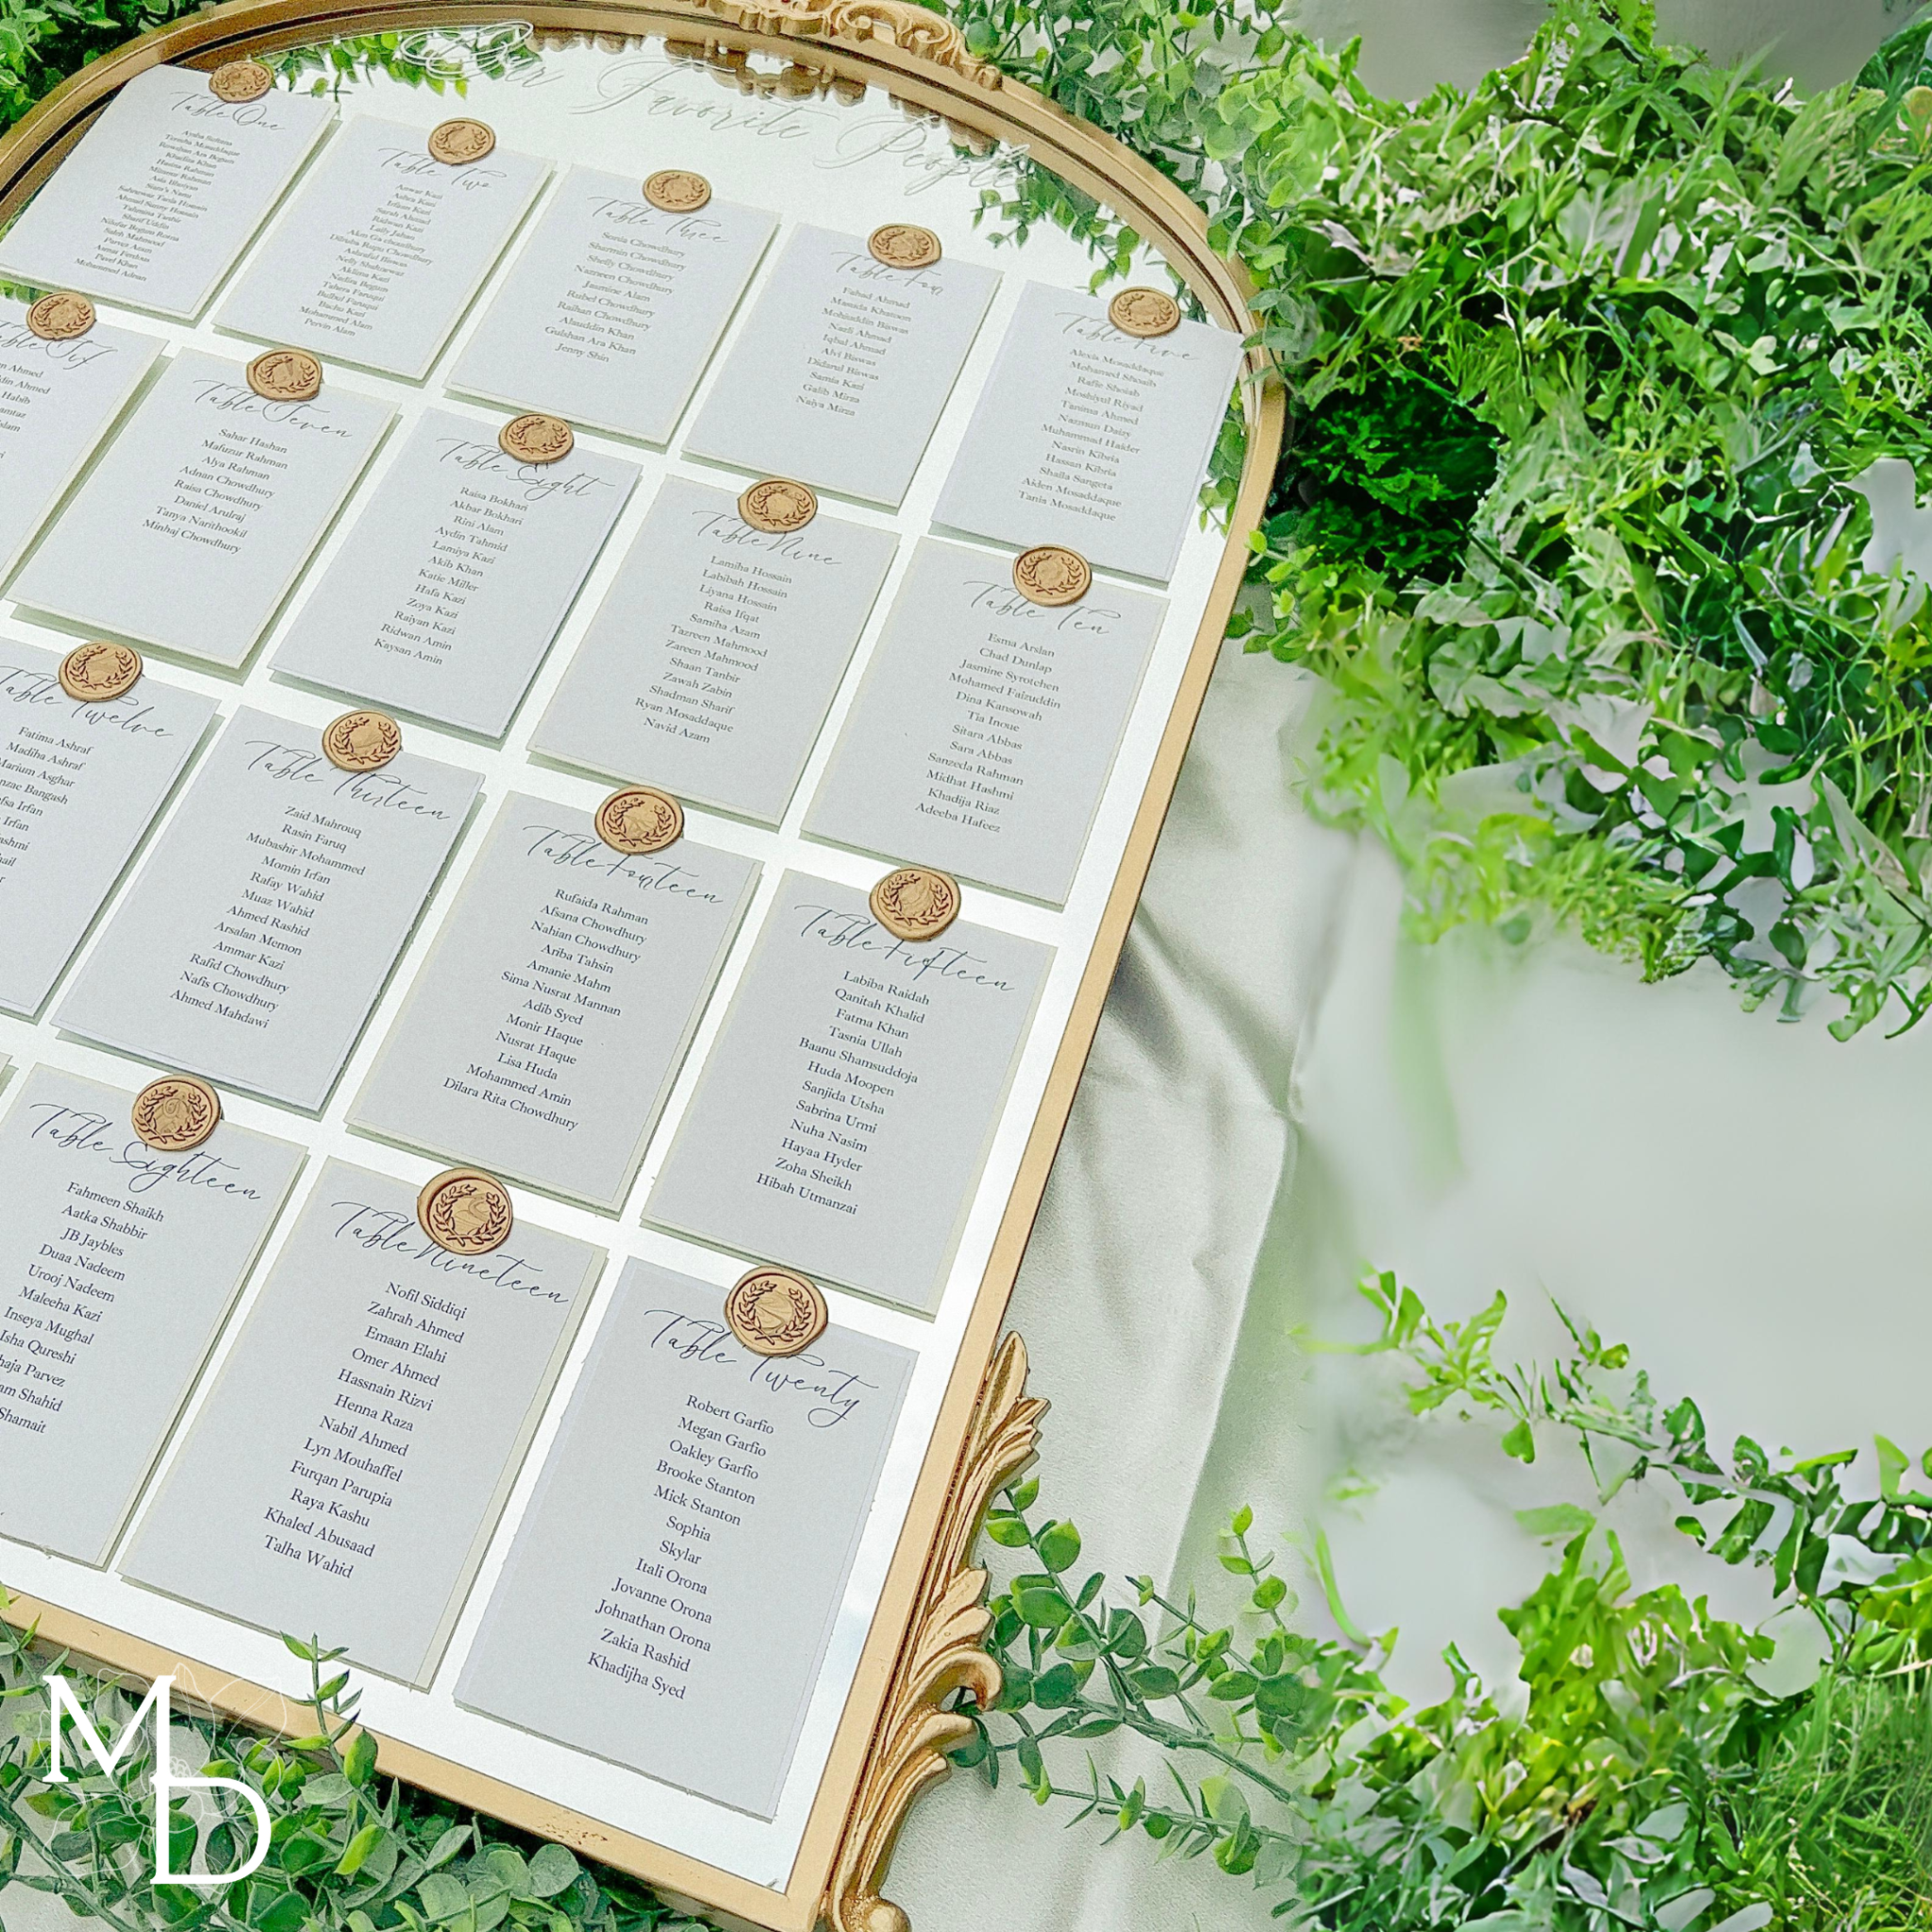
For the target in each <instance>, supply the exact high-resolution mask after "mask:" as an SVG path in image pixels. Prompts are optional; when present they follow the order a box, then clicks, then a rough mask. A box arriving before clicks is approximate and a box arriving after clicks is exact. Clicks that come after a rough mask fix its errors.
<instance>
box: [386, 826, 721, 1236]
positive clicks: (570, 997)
mask: <svg viewBox="0 0 1932 1932" xmlns="http://www.w3.org/2000/svg"><path fill="white" fill-rule="evenodd" d="M757 880H758V866H757V864H756V863H755V862H754V861H753V860H751V859H749V858H740V857H739V856H738V855H737V854H736V853H731V852H719V851H716V850H714V849H713V848H712V847H710V846H708V845H699V844H696V843H694V842H693V841H691V840H689V839H680V840H679V841H677V842H676V843H675V845H672V846H670V847H669V848H667V849H666V850H665V851H662V852H657V853H652V854H649V855H642V854H636V853H632V854H625V853H622V852H614V851H612V850H611V848H610V847H609V846H608V845H607V844H605V843H604V841H602V840H601V839H599V838H598V836H597V833H596V828H595V824H594V822H593V820H592V819H591V815H590V813H588V812H582V811H572V810H571V809H569V808H567V807H564V806H558V805H552V804H550V803H549V802H548V801H547V800H544V799H541V798H525V797H520V796H512V797H510V798H508V799H507V800H506V801H505V802H504V807H503V810H502V811H501V812H500V813H499V814H498V816H497V820H496V823H495V824H494V826H492V827H491V834H490V839H489V841H488V843H487V844H486V845H485V846H484V848H483V851H482V854H481V856H480V857H479V858H477V860H476V863H475V866H474V867H472V869H471V871H470V874H469V876H468V877H467V878H466V879H465V880H464V881H463V890H462V892H461V894H460V895H459V896H458V900H457V903H456V905H455V906H454V908H452V909H451V911H450V914H449V917H448V919H447V920H445V921H444V923H443V926H442V930H441V933H440V934H439V935H438V937H437V941H436V946H435V950H434V951H433V952H432V953H431V954H430V956H429V959H428V962H427V964H425V967H424V968H423V971H422V972H421V974H418V975H417V979H416V983H415V985H414V987H413V988H412V989H411V990H410V993H409V1000H408V1005H407V1006H406V1007H405V1008H403V1012H402V1016H401V1018H400V1019H398V1020H397V1022H396V1024H395V1030H394V1031H393V1032H392V1033H391V1035H390V1037H389V1040H388V1041H387V1043H386V1044H385V1046H384V1048H383V1052H382V1056H381V1058H379V1059H378V1060H377V1062H376V1065H375V1072H374V1073H372V1074H371V1075H370V1076H369V1081H368V1084H367V1085H366V1086H365V1087H364V1088H363V1090H362V1092H361V1094H360V1096H359V1097H358V1100H357V1102H356V1105H355V1106H354V1108H351V1110H350V1116H349V1118H350V1120H351V1122H352V1123H353V1124H355V1125H357V1126H358V1127H366V1128H368V1129H369V1130H370V1131H371V1132H372V1133H377V1134H382V1135H386V1136H388V1137H389V1138H390V1139H391V1140H396V1141H407V1142H408V1143H409V1144H410V1145H412V1146H416V1147H424V1148H427V1149H428V1150H429V1151H430V1152H431V1153H433V1154H441V1155H443V1156H445V1157H447V1158H449V1159H451V1160H460V1161H465V1162H475V1164H477V1165H478V1166H481V1167H485V1168H487V1169H489V1170H490V1172H491V1173H492V1174H502V1175H503V1176H505V1177H506V1178H507V1179H509V1180H522V1181H528V1182H529V1183H530V1184H531V1185H532V1186H534V1187H540V1188H548V1189H550V1190H551V1191H553V1192H555V1193H559V1194H564V1195H567V1196H569V1197H570V1198H571V1199H573V1200H576V1201H586V1202H589V1203H590V1205H591V1207H593V1208H609V1209H614V1208H618V1207H619V1206H621V1205H622V1203H623V1200H624V1197H625V1192H626V1191H627V1190H628V1189H629V1187H630V1183H631V1179H632V1177H633V1176H634V1175H635V1174H636V1173H637V1169H638V1163H639V1161H640V1160H641V1158H643V1152H644V1142H645V1141H646V1140H647V1139H648V1138H649V1135H650V1131H651V1128H652V1127H653V1126H654V1125H655V1124H656V1123H657V1119H658V1112H659V1110H660V1109H661V1108H662V1107H663V1105H664V1099H665V1096H666V1094H667V1093H668V1092H669V1091H670V1089H671V1083H672V1081H673V1079H674V1078H675V1076H676V1073H677V1069H678V1066H679V1063H680V1062H681V1061H682V1060H683V1058H684V1055H685V1050H686V1048H687V1047H688V1046H689V1045H690V1044H691V1034H692V1032H693V1031H694V1030H695V1028H696V1026H697V1022H698V1014H699V1013H700V1011H701V1010H702V1009H703V1007H704V1003H705V1000H706V998H707V996H708V994H709V992H710V990H711V986H712V983H713V981H714V980H716V978H717V976H718V973H719V969H720V968H721V967H722V966H723V965H724V954H725V951H726V949H727V948H728V947H729V945H730V943H731V938H732V935H733V934H734V933H735V932H736V931H737V930H738V926H739V923H740V921H741V920H742V918H743V917H744V909H745V907H746V905H747V904H748V903H749V901H750V898H751V894H752V888H753V887H754V885H755V884H756V883H757Z"/></svg>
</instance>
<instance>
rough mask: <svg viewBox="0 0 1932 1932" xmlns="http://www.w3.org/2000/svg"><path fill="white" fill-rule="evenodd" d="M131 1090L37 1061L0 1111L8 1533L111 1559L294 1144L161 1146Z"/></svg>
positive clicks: (284, 1181)
mask: <svg viewBox="0 0 1932 1932" xmlns="http://www.w3.org/2000/svg"><path fill="white" fill-rule="evenodd" d="M133 1105H134V1095H133V1094H132V1093H130V1092H124V1091H122V1090H121V1089H119V1088H117V1087H103V1086H101V1085H100V1084H99V1083H98V1082H96V1081H93V1080H83V1079H80V1078H79V1077H77V1076H76V1075H75V1074H66V1073H61V1072H58V1071H57V1070H56V1069H55V1068H52V1067H36V1068H35V1069H34V1070H33V1071H32V1072H31V1073H29V1074H27V1075H26V1076H25V1080H24V1081H23V1083H22V1087H21V1091H20V1093H19V1094H18V1095H17V1096H16V1098H15V1099H14V1102H13V1105H12V1106H11V1107H10V1108H8V1112H7V1114H6V1117H5V1118H4V1119H0V1197H4V1198H5V1200H6V1202H7V1212H6V1213H5V1214H4V1215H0V1468H4V1469H5V1470H6V1472H7V1480H6V1482H5V1483H4V1484H0V1536H8V1537H12V1538H14V1539H15V1540H16V1541H20V1542H25V1543H34V1544H38V1545H39V1546H40V1547H41V1548H42V1549H49V1550H54V1551H57V1552H58V1554H59V1555H61V1556H63V1557H74V1558H75V1559H76V1560H77V1561H79V1562H82V1563H104V1562H106V1561H107V1558H108V1551H109V1549H110V1548H111V1547H112V1544H113V1541H114V1538H115V1536H116V1535H117V1534H118V1533H119V1531H120V1528H121V1524H123V1522H124V1521H125V1518H126V1515H127V1512H128V1510H129V1509H130V1508H131V1507H133V1504H134V1498H135V1495H136V1493H137V1491H139V1490H140V1488H141V1486H142V1483H143V1482H144V1481H145V1480H146V1478H147V1473H148V1471H149V1470H150V1469H151V1468H152V1467H153V1465H154V1461H155V1457H157V1456H158V1454H159V1453H160V1448H161V1443H162V1441H163V1439H164V1438H165V1437H166V1435H167V1433H168V1430H169V1428H170V1427H171V1426H172V1425H173V1424H174V1421H175V1415H176V1414H177V1413H178V1411H179V1409H180V1407H181V1404H182V1402H183V1401H184V1400H185V1399H186V1397H187V1394H188V1391H189V1387H190V1385H191V1384H192V1382H193V1380H194V1377H195V1375H196V1374H197V1373H198V1372H199V1371H200V1368H201V1365H202V1362H203V1361H204V1359H205V1358H206V1357H207V1355H208V1348H209V1346H210V1345H211V1344H212V1342H213V1341H214V1336H215V1330H216V1329H217V1327H219V1325H220V1324H221V1322H222V1320H223V1318H224V1316H225V1315H226V1313H227V1311H228V1307H229V1306H230V1304H231V1303H232V1302H233V1301H234V1298H235V1295H236V1293H237V1291H239V1290H240V1288H241V1286H242V1278H243V1276H244V1275H246V1274H247V1273H248V1270H249V1268H250V1267H251V1266H252V1265H253V1263H254V1260H255V1257H256V1255H257V1254H258V1252H259V1251H260V1248H261V1244H262V1242H263V1241H265V1240H266V1239H267V1237H268V1231H269V1225H270V1224H271V1223H272V1222H273V1221H274V1220H275V1215H276V1213H277V1211H278V1210H279V1209H280V1208H281V1205H282V1202H283V1200H284V1198H285V1197H286V1196H287V1194H288V1191H289V1190H290V1188H291V1186H292V1185H293V1184H294V1179H295V1175H296V1173H297V1172H298V1170H299V1169H300V1168H301V1165H302V1150H301V1149H300V1148H299V1147H296V1146H292V1145H291V1144H290V1143H289V1142H288V1141H275V1140H271V1139H270V1138H269V1137H268V1136H267V1135H265V1134H256V1133H251V1132H250V1131H249V1130H248V1129H247V1128H246V1127H238V1126H236V1125H235V1124H233V1123H232V1122H230V1121H224V1122H223V1123H222V1124H221V1125H220V1126H218V1127H216V1129H215V1130H214V1133H213V1134H212V1135H211V1136H210V1137H209V1138H208V1140H207V1141H203V1142H202V1144H201V1145H200V1146H199V1147H196V1148H193V1149H192V1151H190V1152H188V1153H185V1154H161V1153H158V1152H156V1150H155V1149H153V1148H152V1147H148V1146H146V1145H144V1144H143V1143H142V1141H140V1140H139V1139H138V1138H137V1137H136V1135H135V1132H134V1129H133V1127H132V1126H131V1125H130V1124H129V1114H130V1112H131V1110H132V1108H133Z"/></svg>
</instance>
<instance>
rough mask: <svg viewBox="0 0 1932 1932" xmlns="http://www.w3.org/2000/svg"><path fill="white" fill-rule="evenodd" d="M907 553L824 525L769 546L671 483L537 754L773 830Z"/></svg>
mask: <svg viewBox="0 0 1932 1932" xmlns="http://www.w3.org/2000/svg"><path fill="white" fill-rule="evenodd" d="M898 541H899V540H898V539H897V537H895V536H894V535H893V534H892V532H891V531H890V530H877V529H873V528H870V527H868V526H867V525H863V524H853V523H846V522H843V521H841V519H839V518H837V517H833V516H829V515H827V514H826V513H825V512H824V511H823V510H821V511H820V512H819V514H818V515H817V516H816V517H814V518H813V519H812V521H811V522H810V523H809V524H808V525H807V526H806V527H805V528H804V529H802V530H793V531H791V532H790V533H789V534H786V535H782V536H778V535H773V534H771V533H770V532H767V531H764V530H758V529H754V528H753V527H752V526H751V525H749V524H747V523H746V522H745V521H744V520H743V518H741V516H740V515H739V514H738V500H737V498H736V497H735V496H734V495H733V494H732V493H731V492H730V491H724V490H714V489H711V488H709V487H708V485H706V484H703V483H693V482H692V481H691V479H690V478H689V477H685V476H667V477H666V478H665V479H664V484H663V487H662V488H661V489H660V490H659V491H658V496H657V500H656V501H655V502H654V503H653V504H652V505H651V510H650V514H649V515H648V516H647V517H646V518H645V519H644V525H643V528H642V529H641V530H640V531H639V533H638V538H637V541H636V542H635V543H633V544H632V545H631V548H630V553H629V555H628V556H627V557H625V560H624V564H623V567H622V568H621V569H620V570H619V572H618V574H617V579H616V581H615V582H614V583H613V584H612V585H611V587H610V594H609V595H608V597H607V598H606V599H605V600H604V605H603V608H601V609H600V610H599V611H598V613H597V615H596V617H595V618H594V619H593V620H592V622H591V627H590V629H589V631H588V632H586V634H585V637H584V641H583V642H582V643H581V644H579V645H578V647H577V651H576V655H575V657H574V658H572V659H571V664H570V669H569V670H568V671H567V672H566V673H565V674H564V679H563V682H562V684H561V685H560V686H559V687H558V692H557V695H556V696H555V697H554V698H553V699H552V700H551V702H550V708H549V709H548V710H547V711H546V712H545V713H544V715H543V719H542V722H541V724H539V725H538V726H537V729H536V731H535V733H534V734H533V736H532V739H531V748H532V750H534V751H537V752H540V753H541V754H543V755H544V756H546V757H549V758H558V759H561V760H562V761H563V762H565V763H566V764H574V765H582V766H584V767H586V768H588V769H589V770H591V771H593V772H602V773H605V774H608V776H611V777H614V778H625V779H629V780H631V781H633V782H637V783H642V782H646V781H648V782H649V783H651V784H654V785H660V786H662V787H664V788H665V790H667V791H675V792H676V793H677V794H678V796H679V797H681V798H689V799H693V800H696V801H697V802H698V803H700V804H703V805H714V806H719V807H722V808H724V810H726V811H735V812H741V813H743V814H744V816H745V817H747V818H752V819H758V820H760V821H762V822H763V823H764V824H777V822H778V821H779V819H781V818H782V817H783V816H784V814H785V808H786V806H787V805H789V804H790V803H791V793H792V791H793V790H794V789H795V788H796V786H797V784H798V774H800V772H802V771H803V770H804V769H805V761H806V759H807V758H808V757H809V755H810V753H811V747H812V743H813V741H814V740H815V739H816V738H817V737H818V735H819V726H820V725H821V724H824V718H825V712H826V711H827V709H829V708H830V706H831V703H832V694H833V692H834V691H837V689H838V685H839V680H840V678H841V676H843V675H844V672H845V666H846V665H847V664H848V663H849V662H850V661H851V658H852V653H853V650H854V648H855V647H856V646H857V645H858V634H859V632H860V631H861V630H862V629H863V628H864V626H865V620H866V617H867V615H868V613H869V612H870V611H871V609H872V606H873V600H874V598H875V597H876V596H877V595H878V590H879V585H880V584H881V583H882V582H883V581H884V580H885V575H886V568H887V566H888V565H889V564H890V563H891V560H892V552H893V550H894V549H895V548H896V547H897V545H898Z"/></svg>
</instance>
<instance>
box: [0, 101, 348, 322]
mask: <svg viewBox="0 0 1932 1932" xmlns="http://www.w3.org/2000/svg"><path fill="white" fill-rule="evenodd" d="M335 111H336V108H335V102H334V101H333V100H331V99H330V98H329V97H328V96H327V95H326V94H321V95H317V94H306V93H304V94H295V93H286V92H282V91H280V90H279V89H277V90H276V91H275V92H272V93H267V94H264V95H262V97H261V98H260V99H259V100H254V101H239V102H237V101H224V100H221V99H219V98H218V97H217V96H216V95H215V94H214V93H212V92H210V91H209V88H208V75H205V74H195V73H192V72H191V71H189V70H188V69H187V68H183V67H156V68H152V69H150V70H149V71H148V72H147V73H146V74H138V75H135V77H134V78H133V79H132V80H130V81H128V82H127V83H126V84H125V86H124V87H123V88H122V89H121V91H120V92H119V93H117V94H116V95H115V96H114V98H113V100H112V101H111V102H110V103H109V104H108V108H107V109H106V111H105V112H104V113H103V114H102V115H101V118H100V119H99V120H98V121H96V122H95V123H94V125H92V127H91V128H90V129H89V130H88V132H87V134H86V135H85V136H84V137H83V138H82V141H81V142H80V145H79V146H78V147H77V148H75V151H74V153H73V154H71V155H69V156H68V157H67V158H66V159H65V160H64V161H62V162H61V164H60V167H59V170H58V173H57V174H56V175H54V177H53V178H52V179H51V180H50V181H49V182H48V183H47V184H46V186H45V187H43V188H42V190H41V192H39V193H38V194H37V195H36V196H35V197H34V199H33V200H32V202H30V203H29V204H28V206H27V209H26V212H25V214H24V215H22V216H21V218H20V220H19V221H17V222H16V223H15V224H14V225H13V226H12V227H11V228H10V229H9V230H8V233H7V235H6V236H5V237H4V239H0V276H4V277H5V278H6V279H8V281H15V282H25V283H26V284H27V285H28V286H29V287H32V288H36V289H78V290H79V291H81V292H82V293H83V294H86V295H100V296H104V297H106V298H107V299H108V300H109V301H113V302H125V303H126V304H127V305H128V306H129V307H130V308H147V309H152V310H153V311H154V312H155V313H156V314H158V315H170V316H175V317H177V318H179V319H180V320H182V321H191V320H192V319H193V318H194V317H195V316H197V315H199V314H200V313H201V311H202V309H203V308H206V307H207V306H208V297H209V296H210V295H212V294H213V293H214V291H215V285H216V284H217V283H218V282H219V281H220V280H221V279H222V277H223V276H224V275H226V274H227V272H228V270H229V269H230V268H232V267H233V266H234V264H235V262H236V260H237V258H239V257H240V256H241V254H242V250H243V249H244V248H245V247H247V245H248V243H249V242H250V241H252V240H253V239H254V235H255V231H256V229H257V228H258V227H259V226H260V225H261V223H262V221H263V219H264V217H266V215H267V214H268V211H269V210H270V209H271V208H274V207H275V203H276V202H277V201H278V200H279V199H280V198H281V194H282V191H283V190H284V189H285V188H287V187H288V185H289V183H290V182H291V181H292V180H293V179H294V178H295V173H296V170H297V169H299V168H300V167H301V165H302V163H303V162H304V161H305V160H307V159H308V154H309V151H310V149H312V148H313V147H314V145H315V143H316V142H318V141H320V140H321V139H322V137H323V134H324V132H325V130H326V128H327V127H328V125H329V123H330V122H331V121H332V120H333V119H334V118H335Z"/></svg>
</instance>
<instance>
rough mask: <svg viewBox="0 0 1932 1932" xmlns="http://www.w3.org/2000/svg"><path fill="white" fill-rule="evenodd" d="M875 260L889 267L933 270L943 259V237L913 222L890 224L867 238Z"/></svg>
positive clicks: (874, 231) (877, 229) (867, 245)
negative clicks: (941, 249)
mask: <svg viewBox="0 0 1932 1932" xmlns="http://www.w3.org/2000/svg"><path fill="white" fill-rule="evenodd" d="M865 245H866V247H867V248H868V249H870V250H871V252H872V258H873V259H874V261H882V262H884V263H885V265H886V266H887V267H888V268H930V267H931V266H932V265H933V263H934V262H936V261H937V260H938V259H939V258H940V238H939V237H938V236H937V235H935V234H934V233H933V231H932V230H931V229H930V228H920V227H915V226H914V225H912V224H911V223H910V222H888V223H887V224H886V225H885V226H884V227H883V228H874V230H873V231H872V233H871V234H870V235H869V236H868V237H867V238H866V243H865Z"/></svg>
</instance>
